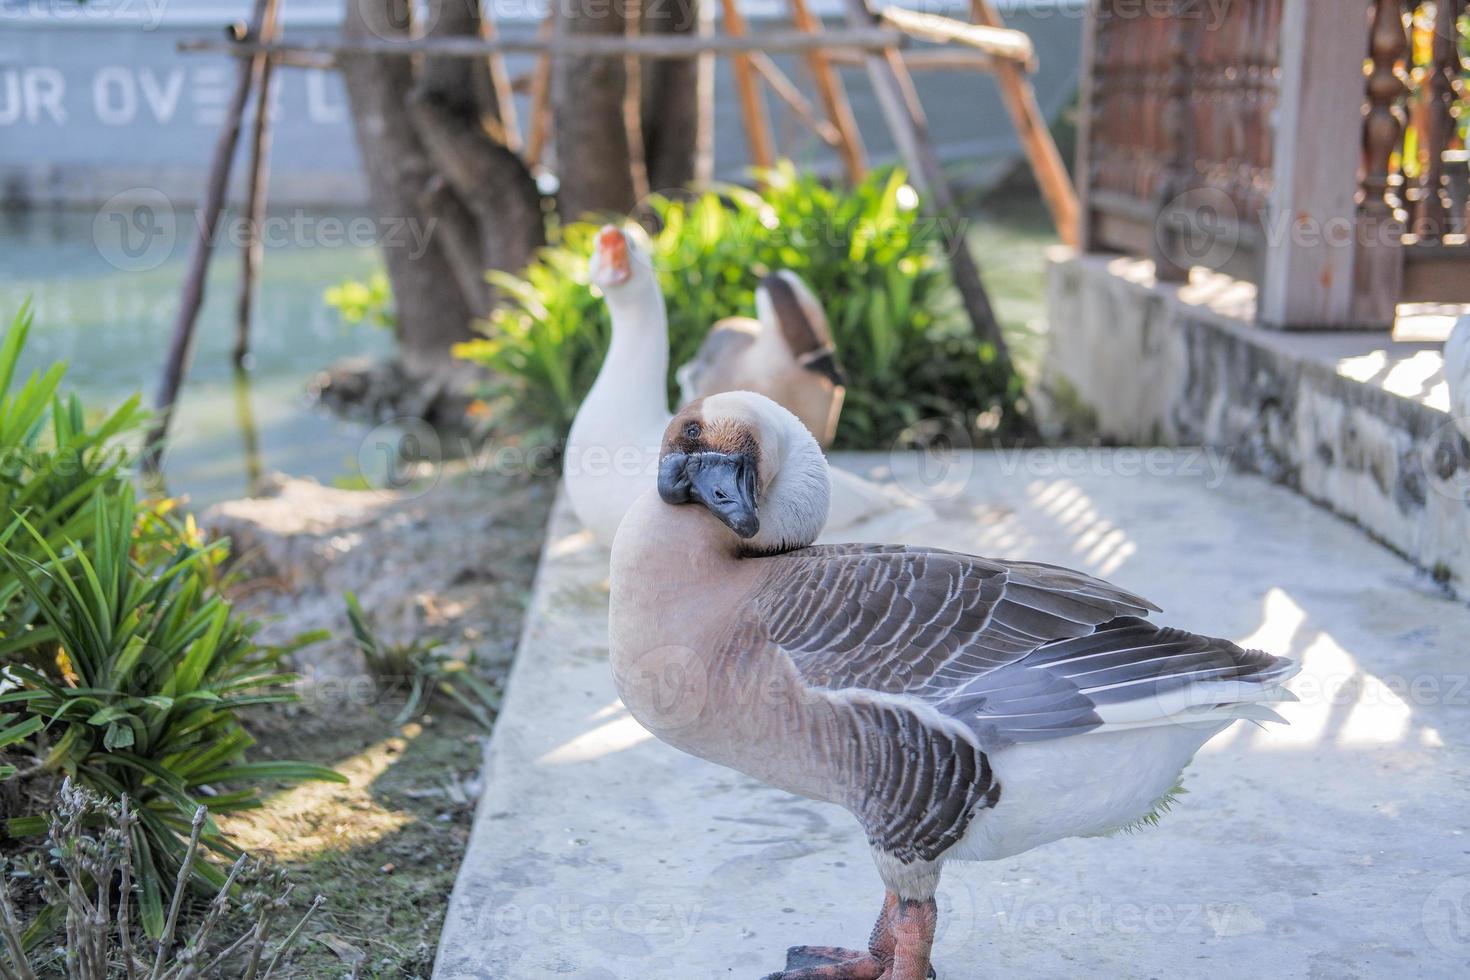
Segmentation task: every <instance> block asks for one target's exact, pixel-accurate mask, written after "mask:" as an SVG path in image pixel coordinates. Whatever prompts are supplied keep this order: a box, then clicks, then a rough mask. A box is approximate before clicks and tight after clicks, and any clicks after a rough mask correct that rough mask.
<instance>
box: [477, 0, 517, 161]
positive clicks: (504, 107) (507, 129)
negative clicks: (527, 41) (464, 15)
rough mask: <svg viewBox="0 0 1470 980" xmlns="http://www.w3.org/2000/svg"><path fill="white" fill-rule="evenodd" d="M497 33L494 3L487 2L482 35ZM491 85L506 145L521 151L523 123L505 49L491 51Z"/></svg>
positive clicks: (512, 149)
mask: <svg viewBox="0 0 1470 980" xmlns="http://www.w3.org/2000/svg"><path fill="white" fill-rule="evenodd" d="M495 33H496V27H495V7H494V4H485V6H484V8H483V10H482V12H481V14H480V36H481V37H484V38H486V39H489V38H493V37H495ZM490 87H491V88H492V89H494V91H495V107H496V109H497V111H498V112H499V115H500V129H501V133H502V134H503V139H504V141H505V147H506V149H508V150H510V152H512V153H519V152H521V150H522V148H523V147H524V146H525V144H524V143H523V142H521V123H520V119H519V118H517V116H516V100H515V92H514V91H513V90H512V89H511V86H510V71H509V70H508V69H507V68H506V67H505V52H504V51H492V52H491V53H490Z"/></svg>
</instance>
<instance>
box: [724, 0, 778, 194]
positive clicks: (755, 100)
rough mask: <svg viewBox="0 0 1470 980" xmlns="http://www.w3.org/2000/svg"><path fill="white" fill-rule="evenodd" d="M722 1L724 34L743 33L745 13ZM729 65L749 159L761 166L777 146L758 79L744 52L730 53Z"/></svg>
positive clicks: (769, 161) (770, 160)
mask: <svg viewBox="0 0 1470 980" xmlns="http://www.w3.org/2000/svg"><path fill="white" fill-rule="evenodd" d="M721 3H722V8H723V10H724V13H725V34H726V35H728V36H729V37H744V36H745V15H744V14H742V13H741V12H740V8H739V7H738V6H737V5H736V2H735V0H721ZM730 66H731V68H732V69H733V70H734V72H735V88H736V90H737V92H738V93H739V96H740V115H741V116H742V117H743V119H744V121H745V139H746V140H747V141H748V142H749V144H750V162H751V163H752V164H754V165H755V166H756V167H759V168H761V169H763V170H764V169H766V168H768V167H770V166H771V165H772V164H774V163H775V162H776V150H775V141H774V140H773V139H772V138H771V120H770V117H768V116H767V115H766V105H765V102H763V101H762V100H761V90H760V82H759V80H758V79H757V78H756V77H755V69H754V68H752V67H751V64H750V57H749V56H748V55H747V54H746V53H745V52H740V53H737V54H734V55H732V56H731V61H730Z"/></svg>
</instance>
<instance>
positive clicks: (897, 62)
mask: <svg viewBox="0 0 1470 980" xmlns="http://www.w3.org/2000/svg"><path fill="white" fill-rule="evenodd" d="M871 18H872V14H871V13H869V11H868V7H867V4H866V3H865V0H847V19H848V22H849V23H850V24H851V25H852V26H853V27H854V28H860V27H867V26H868V25H869V24H870V23H871ZM867 69H868V79H869V80H870V81H871V83H872V86H873V92H874V94H876V95H877V97H878V106H879V108H881V109H882V110H883V115H884V117H885V118H886V119H887V121H888V129H889V131H890V132H891V133H892V134H893V141H894V142H895V143H896V144H897V145H898V151H899V154H900V155H901V156H902V157H903V160H904V164H905V165H906V166H907V167H908V171H909V175H908V177H909V182H910V183H912V184H913V185H914V187H915V189H916V190H918V192H919V195H920V200H922V201H923V202H924V210H925V212H926V213H927V214H929V215H930V216H931V217H933V218H936V219H938V220H940V221H941V222H944V225H943V227H944V235H945V244H946V246H947V247H948V250H949V261H950V271H951V273H952V274H953V276H954V283H955V288H956V289H957V290H958V291H959V294H960V299H961V300H962V301H963V302H964V304H965V312H966V313H968V314H969V317H970V324H971V325H972V326H973V327H974V330H975V334H976V336H978V337H979V338H980V339H981V340H982V341H984V342H985V343H987V344H990V345H991V347H992V348H993V349H994V350H995V356H996V360H997V361H998V362H999V363H1000V365H1001V366H1002V367H1003V368H1004V369H1005V370H1006V371H1007V372H1009V371H1011V370H1012V365H1011V356H1010V351H1009V349H1008V348H1007V347H1006V342H1005V338H1004V337H1003V336H1002V335H1001V332H1000V321H998V320H997V319H996V317H995V310H994V308H993V307H992V306H991V305H990V296H989V295H988V294H987V293H986V292H985V284H984V283H983V282H982V281H981V279H980V268H979V266H978V264H977V263H976V262H975V257H974V256H973V255H972V254H971V253H970V246H969V243H968V242H967V241H965V232H964V223H963V222H962V221H959V220H958V215H957V211H956V208H955V201H954V193H953V192H952V191H951V190H950V187H949V181H948V180H947V179H946V178H945V176H944V170H943V169H942V168H941V167H940V164H939V157H938V156H937V155H936V154H935V152H934V146H933V144H932V143H930V141H929V132H928V123H927V121H926V120H925V118H924V110H923V107H922V106H921V105H919V102H918V97H917V95H916V93H915V91H914V86H913V79H912V78H910V77H909V74H908V69H906V68H905V67H904V64H903V59H902V58H901V57H900V56H899V53H898V51H896V50H894V49H892V48H890V49H888V50H887V51H884V52H881V53H880V52H872V53H870V54H869V55H868V56H867Z"/></svg>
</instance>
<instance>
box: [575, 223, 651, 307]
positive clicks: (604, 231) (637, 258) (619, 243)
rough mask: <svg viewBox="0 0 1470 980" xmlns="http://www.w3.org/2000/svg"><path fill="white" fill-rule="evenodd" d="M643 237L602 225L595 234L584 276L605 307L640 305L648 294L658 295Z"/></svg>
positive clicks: (635, 233) (612, 226) (639, 230)
mask: <svg viewBox="0 0 1470 980" xmlns="http://www.w3.org/2000/svg"><path fill="white" fill-rule="evenodd" d="M641 231H642V229H641V228H640V229H638V232H641ZM643 237H644V236H642V235H641V234H639V233H637V232H633V231H631V230H625V229H622V228H618V227H616V226H614V225H603V226H602V228H600V229H599V230H598V232H597V238H596V239H595V240H594V242H593V246H592V258H591V259H590V260H589V261H588V264H587V274H588V278H590V279H591V280H592V284H593V285H594V286H596V287H597V288H598V289H600V290H602V294H603V296H604V297H605V298H606V300H607V303H608V305H609V306H618V305H623V304H626V303H628V302H630V301H631V302H643V301H645V300H646V299H647V297H648V296H649V295H650V294H658V295H659V296H660V297H661V295H662V294H660V293H659V286H658V277H657V276H656V275H655V274H654V271H653V260H652V259H651V258H650V257H649V254H648V248H647V247H646V246H645V244H644V242H643V240H642V239H643Z"/></svg>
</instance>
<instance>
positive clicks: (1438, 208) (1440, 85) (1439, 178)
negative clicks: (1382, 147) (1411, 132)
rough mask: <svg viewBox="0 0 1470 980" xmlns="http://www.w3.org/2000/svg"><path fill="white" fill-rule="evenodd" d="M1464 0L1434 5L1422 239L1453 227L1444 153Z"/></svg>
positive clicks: (1417, 218) (1418, 221) (1418, 223)
mask: <svg viewBox="0 0 1470 980" xmlns="http://www.w3.org/2000/svg"><path fill="white" fill-rule="evenodd" d="M1463 7H1464V0H1439V3H1438V4H1437V5H1436V7H1435V23H1434V41H1433V43H1432V54H1431V57H1430V63H1429V73H1428V77H1427V78H1426V79H1425V82H1424V97H1425V102H1426V105H1425V113H1424V116H1425V123H1426V125H1425V127H1424V129H1422V130H1420V132H1421V136H1420V146H1421V149H1422V151H1423V153H1424V157H1425V159H1424V173H1423V176H1422V179H1421V190H1420V197H1419V204H1418V208H1417V210H1416V212H1415V215H1414V234H1415V235H1417V236H1418V238H1419V240H1420V241H1439V240H1440V239H1442V238H1443V237H1444V236H1445V234H1446V233H1448V232H1449V230H1450V228H1451V223H1450V220H1449V219H1450V203H1451V197H1450V188H1449V182H1448V180H1447V179H1446V176H1447V175H1446V173H1445V165H1444V154H1445V151H1446V150H1448V149H1449V147H1450V137H1451V135H1452V134H1453V133H1454V131H1455V115H1454V108H1455V94H1456V93H1455V86H1456V84H1457V83H1458V82H1459V80H1460V72H1461V70H1462V66H1461V65H1460V46H1459V39H1460V38H1459V28H1458V26H1457V24H1456V21H1458V19H1459V16H1460V13H1461V11H1462V9H1463Z"/></svg>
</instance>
